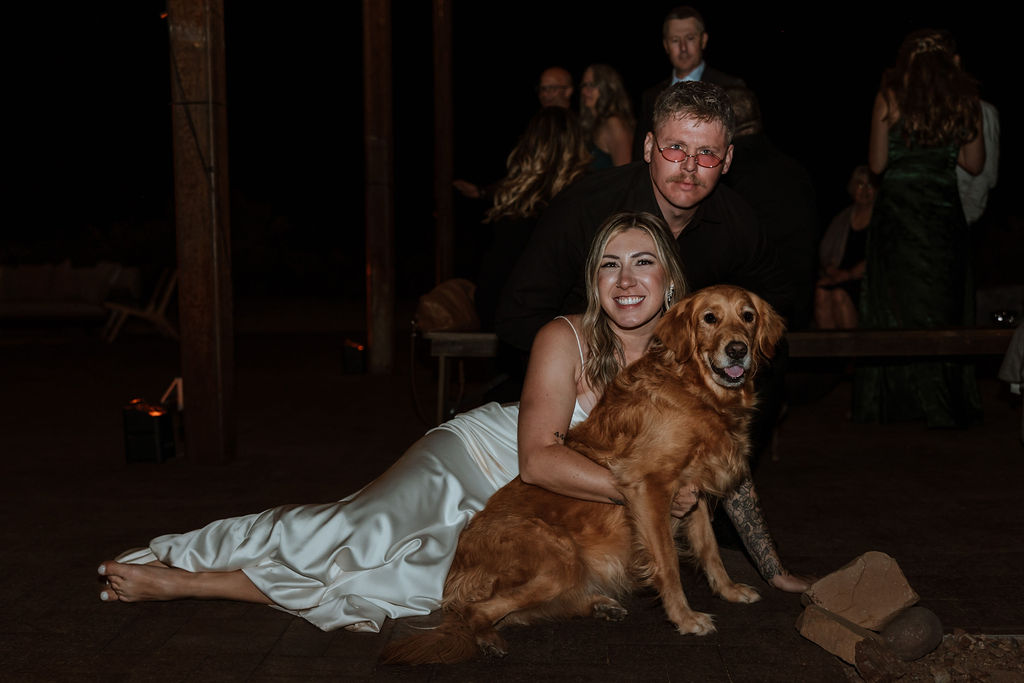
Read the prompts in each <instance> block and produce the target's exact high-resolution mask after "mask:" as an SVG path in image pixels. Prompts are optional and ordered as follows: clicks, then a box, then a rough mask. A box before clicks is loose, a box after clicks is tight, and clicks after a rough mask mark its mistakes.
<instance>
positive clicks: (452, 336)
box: [423, 327, 1013, 424]
mask: <svg viewBox="0 0 1024 683" xmlns="http://www.w3.org/2000/svg"><path fill="white" fill-rule="evenodd" d="M423 336H424V338H425V339H427V340H428V341H429V342H430V355H431V356H434V357H436V358H437V371H438V376H437V422H438V424H440V423H441V422H442V421H443V420H444V411H445V405H446V403H445V401H446V395H447V390H448V360H449V359H451V358H492V357H494V355H495V354H496V353H497V351H498V337H497V335H495V334H493V333H491V332H427V333H425V334H424V335H423ZM1011 337H1013V330H1012V329H1006V328H999V327H968V328H950V329H934V330H805V331H800V332H789V333H787V334H786V338H787V339H788V340H789V355H790V357H791V358H862V357H869V356H870V357H886V356H976V355H1003V354H1005V353H1006V350H1007V349H1008V348H1009V346H1010V338H1011Z"/></svg>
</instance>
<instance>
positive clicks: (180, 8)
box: [167, 0, 235, 464]
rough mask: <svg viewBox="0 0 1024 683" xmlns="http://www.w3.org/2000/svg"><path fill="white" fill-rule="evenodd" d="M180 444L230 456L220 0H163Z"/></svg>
mask: <svg viewBox="0 0 1024 683" xmlns="http://www.w3.org/2000/svg"><path fill="white" fill-rule="evenodd" d="M167 12H168V29H169V31H170V50H171V92H172V96H171V101H172V107H173V109H172V122H171V123H172V128H173V145H174V202H175V226H176V232H177V245H178V310H179V318H180V323H181V372H182V384H183V392H184V397H185V410H184V419H185V441H186V446H185V449H186V450H185V452H186V455H187V457H188V458H189V460H190V461H192V462H197V463H202V464H219V463H225V462H229V461H231V460H232V459H234V456H235V414H234V331H233V324H234V323H233V319H232V289H231V238H230V230H229V221H228V216H229V212H228V154H227V150H228V140H227V112H226V109H225V104H226V98H225V92H226V91H225V85H224V81H225V79H224V7H223V0H168V2H167Z"/></svg>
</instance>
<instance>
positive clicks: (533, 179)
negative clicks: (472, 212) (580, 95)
mask: <svg viewBox="0 0 1024 683" xmlns="http://www.w3.org/2000/svg"><path fill="white" fill-rule="evenodd" d="M589 163H590V155H589V153H588V152H587V149H586V137H585V135H584V132H583V128H582V127H581V126H580V122H579V120H578V118H577V116H576V114H575V113H574V112H572V111H571V110H569V109H566V108H565V107H544V108H543V109H541V110H540V111H539V112H537V113H536V114H535V115H534V116H533V118H532V119H530V123H529V125H528V126H527V128H526V132H524V133H523V135H522V137H521V138H519V142H518V143H517V144H516V146H515V147H514V148H513V149H512V151H511V152H510V153H509V155H508V160H507V161H506V163H505V167H506V169H507V172H506V174H505V177H504V178H502V179H501V181H500V182H499V183H498V187H497V189H496V190H495V192H494V205H493V206H492V207H491V208H490V209H489V210H488V211H487V215H486V218H485V221H486V222H494V221H497V220H500V219H502V218H533V217H535V216H537V215H538V214H539V213H540V212H541V210H542V209H543V208H544V207H545V206H547V205H548V202H550V201H551V198H552V197H554V196H555V195H556V194H558V193H559V192H561V191H562V190H563V189H564V188H565V187H566V186H567V185H569V184H570V183H571V182H572V181H574V180H576V179H577V178H578V177H580V176H581V175H583V173H584V171H586V170H587V166H588V165H589Z"/></svg>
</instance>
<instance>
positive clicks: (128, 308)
mask: <svg viewBox="0 0 1024 683" xmlns="http://www.w3.org/2000/svg"><path fill="white" fill-rule="evenodd" d="M177 284H178V271H177V269H176V268H164V269H163V271H162V272H161V273H160V278H159V279H158V280H157V283H156V288H155V289H154V290H153V296H152V297H150V299H149V303H147V304H146V305H145V307H140V306H138V305H136V304H133V303H125V302H120V301H104V302H103V305H104V306H106V307H107V308H108V309H109V310H110V315H109V317H108V318H107V322H106V325H105V326H104V328H103V338H104V339H106V340H107V342H108V343H109V342H112V341H114V339H115V338H116V337H117V335H118V333H119V332H120V331H121V327H122V326H123V325H124V323H125V321H126V320H127V319H128V316H131V315H134V316H138V317H139V318H142V319H144V320H148V321H149V322H150V323H151V324H152V325H153V326H154V327H156V328H157V330H158V331H159V332H160V333H161V334H163V335H166V336H168V337H171V338H172V339H177V338H178V331H177V330H176V329H174V325H172V324H171V322H170V321H169V320H168V319H167V315H166V310H167V304H168V303H169V302H170V300H171V297H172V296H173V294H174V289H175V287H176V286H177Z"/></svg>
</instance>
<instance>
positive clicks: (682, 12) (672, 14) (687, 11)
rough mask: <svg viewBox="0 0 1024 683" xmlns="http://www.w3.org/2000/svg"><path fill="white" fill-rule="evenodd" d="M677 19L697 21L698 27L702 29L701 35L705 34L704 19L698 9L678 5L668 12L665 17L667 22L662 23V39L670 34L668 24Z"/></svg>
mask: <svg viewBox="0 0 1024 683" xmlns="http://www.w3.org/2000/svg"><path fill="white" fill-rule="evenodd" d="M675 19H694V20H696V21H697V26H698V27H699V28H700V30H701V33H703V32H704V17H702V16H701V14H700V12H698V11H697V8H696V7H690V6H689V5H677V6H676V7H673V8H672V9H670V10H669V11H668V14H666V15H665V20H664V21H662V22H661V35H662V37H664V36H665V34H666V33H667V32H668V22H670V21H673V20H675Z"/></svg>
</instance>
